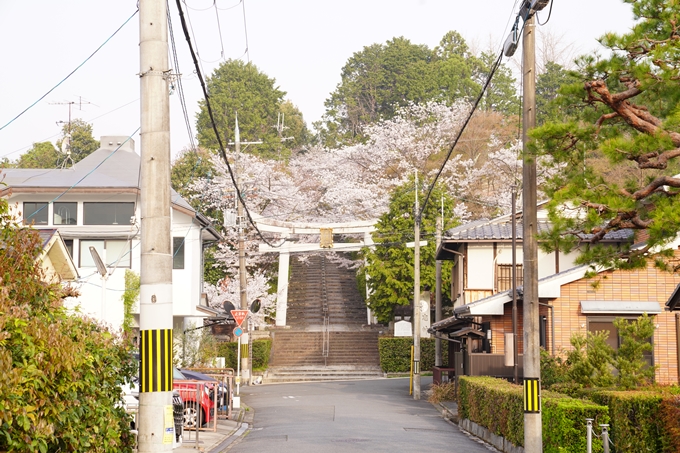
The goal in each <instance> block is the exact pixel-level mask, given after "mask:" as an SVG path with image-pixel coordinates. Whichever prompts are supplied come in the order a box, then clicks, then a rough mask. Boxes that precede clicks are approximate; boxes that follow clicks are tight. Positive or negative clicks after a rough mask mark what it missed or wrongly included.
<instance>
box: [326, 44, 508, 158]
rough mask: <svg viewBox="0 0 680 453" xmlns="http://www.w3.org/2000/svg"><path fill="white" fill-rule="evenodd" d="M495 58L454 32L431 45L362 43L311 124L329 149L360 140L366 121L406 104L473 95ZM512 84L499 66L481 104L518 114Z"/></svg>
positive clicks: (450, 100) (383, 117) (386, 115)
mask: <svg viewBox="0 0 680 453" xmlns="http://www.w3.org/2000/svg"><path fill="white" fill-rule="evenodd" d="M495 59H496V58H495V56H493V55H492V54H490V53H482V54H480V55H478V56H477V55H474V54H472V53H471V52H470V50H469V48H468V46H467V44H466V42H465V40H464V39H463V37H462V36H461V35H460V34H459V33H458V32H456V31H450V32H448V33H447V34H446V35H444V37H443V38H442V40H441V41H440V43H439V45H438V46H437V47H435V48H434V50H431V49H429V48H428V47H427V46H425V45H420V44H413V43H411V42H410V41H409V40H408V39H406V38H404V37H399V38H393V39H392V40H389V41H387V42H386V43H385V44H372V45H370V46H366V47H364V48H363V50H362V51H360V52H356V53H354V55H352V57H350V59H349V60H348V61H347V63H346V64H345V66H344V67H343V68H342V74H341V81H340V83H339V84H338V86H337V87H336V89H335V91H333V93H331V96H330V97H329V98H328V99H327V100H326V102H325V106H326V112H325V113H324V116H323V117H322V119H321V121H318V122H316V123H314V127H315V129H316V130H317V133H318V137H319V139H320V141H321V143H322V144H323V145H324V146H325V147H327V148H337V147H340V146H343V145H350V144H355V143H360V142H364V141H365V140H366V136H365V133H364V131H365V128H366V126H367V125H370V124H374V123H376V122H378V121H381V120H389V119H391V118H393V117H394V115H395V114H396V112H397V111H398V110H399V109H400V108H402V107H405V106H407V105H408V104H412V103H415V104H421V103H424V102H429V101H438V102H442V101H444V102H447V103H449V104H451V103H453V102H455V101H459V100H461V99H463V100H473V99H475V98H476V97H477V96H478V95H479V92H480V90H481V88H482V86H483V84H484V82H485V81H486V78H487V76H488V74H489V72H490V70H491V66H492V65H493V63H494V62H495ZM514 84H515V80H514V79H513V77H512V74H511V71H510V70H509V69H508V68H507V67H506V66H504V65H501V66H500V67H499V69H498V70H497V71H496V75H495V76H494V78H493V79H492V83H491V85H490V86H489V89H488V91H487V93H486V95H485V96H484V98H483V102H482V104H481V108H482V109H484V110H489V111H490V110H493V111H496V112H501V113H503V114H506V115H507V114H511V115H517V112H518V106H519V104H518V99H517V95H516V90H515V87H514Z"/></svg>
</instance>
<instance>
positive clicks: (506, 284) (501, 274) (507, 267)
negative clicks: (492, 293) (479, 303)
mask: <svg viewBox="0 0 680 453" xmlns="http://www.w3.org/2000/svg"><path fill="white" fill-rule="evenodd" d="M522 270H523V267H522V265H521V264H518V265H516V266H515V279H516V280H517V286H518V287H519V286H522V277H523V276H522ZM511 289H512V264H497V265H496V292H499V293H500V292H503V291H510V290H511Z"/></svg>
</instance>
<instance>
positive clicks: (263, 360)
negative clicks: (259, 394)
mask: <svg viewBox="0 0 680 453" xmlns="http://www.w3.org/2000/svg"><path fill="white" fill-rule="evenodd" d="M271 351H272V341H271V340H270V339H262V340H254V341H253V370H258V371H261V370H266V369H267V367H268V366H269V355H270V353H271Z"/></svg>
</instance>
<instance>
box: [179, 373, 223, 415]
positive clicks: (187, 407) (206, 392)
mask: <svg viewBox="0 0 680 453" xmlns="http://www.w3.org/2000/svg"><path fill="white" fill-rule="evenodd" d="M172 371H173V375H172V381H173V383H172V388H173V390H177V391H178V392H179V393H180V395H181V396H182V401H184V427H185V428H195V427H196V426H203V425H205V424H207V423H210V422H211V421H212V420H213V419H214V418H215V404H214V402H213V401H212V400H211V399H210V387H209V386H210V384H206V383H205V382H202V381H195V380H191V379H187V377H186V376H184V374H182V372H181V371H180V370H178V369H177V368H174V367H173V369H172ZM197 386H198V387H201V386H202V387H203V391H202V392H201V397H200V399H199V398H197V397H196V388H197ZM197 401H198V403H197ZM199 417H200V425H198V420H199Z"/></svg>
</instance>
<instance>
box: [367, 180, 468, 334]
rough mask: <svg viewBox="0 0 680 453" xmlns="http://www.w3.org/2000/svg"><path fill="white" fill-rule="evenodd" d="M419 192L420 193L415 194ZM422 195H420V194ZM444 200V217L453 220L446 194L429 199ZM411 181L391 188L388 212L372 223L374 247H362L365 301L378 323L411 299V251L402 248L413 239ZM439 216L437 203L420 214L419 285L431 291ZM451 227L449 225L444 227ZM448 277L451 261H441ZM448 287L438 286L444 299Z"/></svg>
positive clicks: (432, 196) (449, 200) (413, 195)
mask: <svg viewBox="0 0 680 453" xmlns="http://www.w3.org/2000/svg"><path fill="white" fill-rule="evenodd" d="M419 192H420V191H419ZM421 193H422V192H421ZM442 197H443V199H444V218H445V219H451V218H452V217H453V207H454V201H453V199H451V198H450V197H449V196H448V194H447V193H445V192H444V193H442V191H441V190H439V189H435V190H433V192H432V195H431V200H440V199H442ZM414 201H415V191H414V180H413V178H411V180H410V181H409V182H408V183H406V184H404V185H402V186H400V187H398V188H397V189H395V191H394V193H393V194H392V196H391V197H390V206H389V211H388V212H386V213H385V214H383V215H382V216H381V217H380V219H379V220H378V223H377V224H376V231H375V232H374V233H373V238H374V239H373V240H374V241H375V247H372V248H370V249H369V248H365V249H364V250H363V251H362V255H363V257H364V258H365V260H366V263H367V264H366V266H365V267H364V268H363V269H362V271H361V272H362V273H364V274H365V277H364V278H365V280H366V281H367V282H368V284H369V287H370V291H369V294H368V297H367V298H366V302H367V304H368V306H369V307H370V308H371V310H373V312H374V313H375V315H376V317H377V318H378V321H379V322H381V323H385V324H386V323H388V322H390V321H392V319H393V317H392V312H393V310H394V307H395V306H397V305H409V304H410V303H411V302H412V300H413V266H414V251H413V248H409V247H406V243H407V242H413V240H414V214H413V208H414ZM439 215H440V207H439V203H434V202H431V203H428V205H427V207H426V209H425V212H424V213H423V217H422V222H421V226H420V231H421V239H422V240H427V241H428V244H427V245H426V246H425V247H421V248H420V282H421V286H422V287H425V286H429V287H431V288H435V283H436V281H435V277H436V275H435V257H434V255H435V251H436V250H435V243H434V240H433V239H434V233H435V231H436V218H437V216H439ZM453 226H455V224H453V223H449V224H446V225H444V228H445V229H446V228H451V227H453ZM450 274H451V262H450V261H444V262H443V266H442V275H443V276H444V279H446V278H447V276H449V275H450ZM448 288H449V285H448V284H447V283H442V290H443V292H444V297H445V298H447V299H449V300H450V297H449V290H448Z"/></svg>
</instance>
